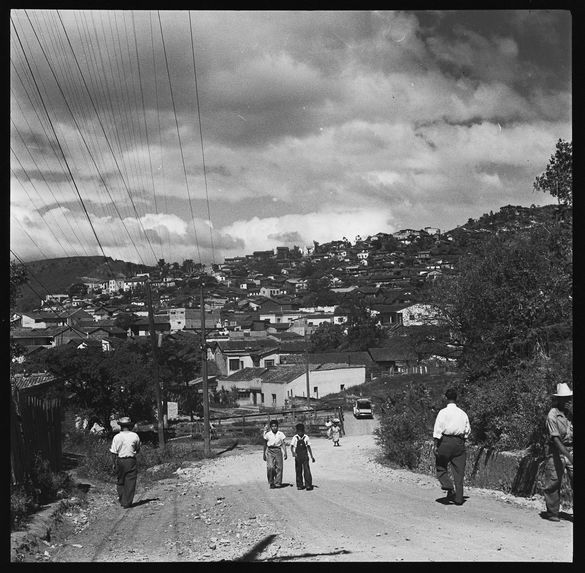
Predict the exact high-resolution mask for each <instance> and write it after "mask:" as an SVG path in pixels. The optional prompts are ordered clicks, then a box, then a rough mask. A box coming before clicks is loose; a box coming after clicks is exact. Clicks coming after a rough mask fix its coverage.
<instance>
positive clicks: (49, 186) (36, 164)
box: [11, 102, 89, 256]
mask: <svg viewBox="0 0 585 573" xmlns="http://www.w3.org/2000/svg"><path fill="white" fill-rule="evenodd" d="M17 103H18V102H17ZM23 119H24V121H25V122H26V124H27V126H28V127H29V129H31V128H30V124H29V123H28V121H27V119H26V116H25V115H24V114H23ZM11 122H12V125H13V126H14V129H15V130H16V133H18V136H19V137H20V139H21V141H22V143H23V145H24V147H25V149H26V150H27V152H28V154H29V156H30V158H31V161H32V162H33V164H34V166H35V167H36V170H37V172H38V173H40V174H41V177H42V178H43V181H44V182H45V185H46V186H47V189H48V190H49V193H50V194H51V197H52V198H53V201H55V203H56V204H57V206H58V207H59V209H61V211H62V213H63V219H65V221H66V222H67V223H68V224H69V228H70V229H71V232H72V233H73V236H74V237H75V239H76V240H77V243H78V245H79V246H80V247H81V248H82V250H83V252H84V253H85V255H86V256H89V255H88V252H87V250H86V249H85V246H84V245H83V241H81V240H80V238H79V237H78V236H77V233H76V232H75V230H74V229H73V226H72V225H71V221H70V220H69V217H67V211H68V210H66V209H65V208H64V207H63V206H62V205H61V203H60V201H59V199H57V197H56V196H55V194H54V193H53V189H52V188H51V185H50V184H49V182H48V181H47V178H46V177H45V174H44V173H43V171H42V170H41V168H40V167H39V165H38V163H37V162H36V160H35V158H34V157H33V155H32V153H31V150H30V148H29V146H27V145H26V144H25V141H24V137H23V136H22V134H21V133H20V130H19V129H18V126H17V125H16V124H15V123H14V121H13V120H12V119H11ZM31 131H32V129H31ZM12 153H14V156H15V157H16V159H17V161H18V162H19V164H20V165H21V169H23V167H22V164H21V163H20V160H19V159H18V157H17V155H16V153H15V152H14V150H12ZM47 167H48V166H47ZM25 172H26V171H25ZM13 173H14V174H15V176H16V173H15V172H14V171H13ZM26 175H27V178H28V180H29V181H30V182H31V185H32V187H33V189H34V190H35V191H37V195H38V196H39V197H40V196H41V194H40V192H39V191H38V190H37V188H36V186H35V185H34V184H33V182H32V179H31V177H30V175H29V174H28V173H26ZM53 216H54V218H55V221H56V224H57V226H58V227H59V229H60V230H61V231H63V229H62V227H61V225H60V224H59V223H58V221H57V218H56V216H55V215H54V214H53ZM63 234H64V235H65V233H63ZM76 254H77V253H76Z"/></svg>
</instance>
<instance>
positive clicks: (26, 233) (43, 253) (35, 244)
mask: <svg viewBox="0 0 585 573" xmlns="http://www.w3.org/2000/svg"><path fill="white" fill-rule="evenodd" d="M11 218H12V219H13V220H14V221H16V222H17V223H18V226H19V227H20V228H21V229H22V231H23V232H24V234H25V235H26V236H27V237H28V238H29V240H30V242H31V243H32V244H33V245H34V246H35V247H36V248H37V249H38V251H39V252H40V253H41V255H42V256H43V258H45V259H49V258H50V257H48V256H47V255H46V254H45V252H44V251H43V249H41V247H40V245H39V244H38V243H37V242H36V241H35V240H34V239H33V238H32V237H31V236H30V235H29V233H28V231H27V230H26V229H25V228H24V225H23V224H22V223H21V222H20V221H19V220H18V219H17V218H16V217H15V216H14V215H11Z"/></svg>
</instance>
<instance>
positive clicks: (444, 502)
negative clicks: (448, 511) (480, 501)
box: [435, 495, 469, 505]
mask: <svg viewBox="0 0 585 573" xmlns="http://www.w3.org/2000/svg"><path fill="white" fill-rule="evenodd" d="M468 499H469V496H468V495H464V496H463V503H465V502H466V501H467V500H468ZM435 501H436V502H437V503H440V504H441V505H456V504H455V503H454V502H453V501H451V500H450V499H448V498H447V497H438V498H437V499H435Z"/></svg>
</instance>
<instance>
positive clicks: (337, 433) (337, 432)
mask: <svg viewBox="0 0 585 573" xmlns="http://www.w3.org/2000/svg"><path fill="white" fill-rule="evenodd" d="M340 437H341V426H340V425H339V418H335V419H334V420H333V426H331V439H332V440H333V445H334V446H339V438H340Z"/></svg>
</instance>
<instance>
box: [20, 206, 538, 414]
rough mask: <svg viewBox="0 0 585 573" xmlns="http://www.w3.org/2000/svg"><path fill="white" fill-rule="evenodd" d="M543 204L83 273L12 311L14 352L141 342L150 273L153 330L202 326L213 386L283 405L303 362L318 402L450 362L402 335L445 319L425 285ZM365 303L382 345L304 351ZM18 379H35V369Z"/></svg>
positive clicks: (186, 335) (246, 401)
mask: <svg viewBox="0 0 585 573" xmlns="http://www.w3.org/2000/svg"><path fill="white" fill-rule="evenodd" d="M546 210H547V209H546V208H544V211H546ZM542 212H543V208H526V207H514V206H506V207H502V209H501V210H500V213H498V214H497V215H498V218H497V219H498V224H497V225H496V226H495V227H494V224H493V223H494V217H493V214H492V216H491V218H490V216H484V217H482V218H480V220H479V221H477V222H476V221H473V220H470V221H469V222H468V224H467V225H466V226H461V227H458V228H456V229H454V230H452V231H449V232H445V233H441V231H440V229H435V228H430V227H427V228H425V229H420V230H414V229H403V230H400V231H398V232H396V233H393V234H389V233H378V234H376V235H373V236H368V237H366V238H361V237H360V236H357V237H355V240H353V241H350V240H349V239H348V238H346V237H343V238H342V239H341V240H335V241H331V242H329V243H325V244H321V245H320V244H318V243H314V244H313V245H312V246H311V247H307V248H305V249H304V250H301V249H299V248H298V247H294V248H292V249H290V248H288V247H276V248H274V250H271V251H270V250H267V251H255V252H253V253H252V254H250V255H246V256H241V257H233V258H227V259H225V260H224V262H223V263H221V264H217V265H212V267H211V268H210V269H209V270H208V271H207V270H206V269H205V268H204V267H203V266H202V265H200V264H199V265H197V264H194V263H193V261H184V262H183V264H182V265H179V264H178V263H173V264H169V263H166V262H165V261H164V260H160V261H159V264H158V265H157V267H155V268H151V269H149V272H143V273H137V274H136V275H135V276H123V275H122V274H120V275H119V276H116V277H113V278H110V279H108V280H98V279H92V278H91V277H84V278H83V280H80V281H79V282H78V283H75V284H72V285H70V287H69V288H68V289H67V290H68V292H67V293H54V294H53V293H52V294H50V295H46V296H45V298H44V299H43V300H41V301H40V305H39V307H38V308H37V309H35V310H33V311H31V312H21V313H17V314H15V315H14V316H13V317H12V326H13V330H12V337H13V340H14V341H15V342H16V343H17V344H19V345H20V346H21V347H22V349H23V353H22V354H21V355H20V356H19V357H18V358H17V359H16V360H18V361H19V362H20V363H26V360H27V358H29V357H31V356H34V353H35V352H38V351H40V350H41V349H44V348H52V347H56V346H61V345H74V346H75V347H77V348H83V347H84V345H86V344H87V343H88V340H96V341H99V342H101V345H102V348H103V350H105V351H110V350H114V349H115V348H116V346H117V345H119V344H120V342H121V341H122V340H128V339H130V340H132V339H134V340H140V339H146V338H147V337H149V335H150V326H149V318H148V309H147V305H146V302H145V301H146V296H145V295H146V291H145V287H146V284H147V282H148V283H149V284H150V287H151V289H152V291H153V293H154V294H153V299H154V304H153V307H154V329H155V333H156V335H157V336H164V337H172V338H178V339H182V340H187V341H189V342H188V344H192V346H193V348H196V347H198V346H199V345H200V344H201V336H202V326H203V330H204V333H203V334H204V337H205V341H206V344H207V358H208V361H209V364H210V373H211V374H213V378H212V380H211V382H210V383H211V387H212V388H213V387H215V388H221V387H224V388H225V389H231V388H234V387H235V388H237V392H238V404H239V405H240V406H242V407H250V408H259V407H260V408H280V407H284V406H286V405H288V404H290V403H292V402H294V400H295V399H297V398H300V399H306V397H307V394H306V392H307V391H306V388H307V386H306V371H307V369H308V370H309V371H310V377H311V386H310V394H309V397H310V399H315V400H318V399H319V398H320V397H323V396H325V395H327V394H330V393H336V392H340V391H344V390H346V389H347V388H350V387H352V386H356V385H359V384H362V383H364V382H365V381H366V380H368V379H370V378H371V376H372V374H381V373H390V374H400V373H416V372H419V373H429V372H434V371H444V370H445V369H447V368H449V366H450V364H451V363H452V362H454V359H453V358H452V359H449V358H445V357H444V356H438V355H433V354H432V353H430V352H427V353H420V352H416V351H415V350H414V349H413V346H412V345H411V344H408V343H407V341H406V339H407V337H408V335H409V334H411V333H412V332H413V331H416V329H417V328H424V327H425V326H429V325H439V324H441V317H440V316H439V315H438V314H437V310H436V309H435V308H434V307H433V305H431V304H428V302H427V301H426V300H425V298H424V296H425V295H424V288H425V285H428V284H429V283H431V282H432V281H434V280H435V279H436V278H437V277H439V276H441V275H442V274H444V273H453V272H456V267H457V261H458V258H459V256H460V254H461V253H462V252H464V250H465V248H467V246H468V244H469V241H470V240H471V239H473V238H477V237H485V236H486V235H490V234H495V233H499V232H505V231H506V230H514V228H515V227H518V226H519V225H521V226H524V227H530V226H531V225H533V224H534V223H535V220H536V218H537V215H538V214H539V213H540V216H542ZM490 221H491V223H492V224H491V225H490ZM202 282H203V284H204V285H205V297H204V299H203V303H204V311H205V312H204V317H205V318H204V323H203V324H202V321H203V319H202V312H201V288H200V286H201V283H202ZM358 300H359V301H360V304H362V305H364V308H365V310H366V312H367V313H368V314H369V316H370V317H375V320H376V324H377V325H378V326H379V327H380V328H381V329H382V330H383V331H384V332H385V334H386V337H385V339H384V340H383V341H381V342H380V346H379V347H376V348H368V349H367V350H364V351H361V352H326V353H315V352H313V353H311V354H310V356H309V355H308V341H309V340H310V338H311V335H312V334H313V333H314V332H315V330H316V329H317V328H319V327H320V325H323V324H331V325H344V324H345V323H347V321H348V318H349V316H350V314H351V312H352V308H353V307H354V306H355V304H356V301H358ZM437 369H438V370H437ZM39 379H40V380H43V381H44V382H45V383H46V381H47V377H46V376H45V377H41V378H39ZM21 383H22V384H25V383H26V384H29V385H30V384H33V382H31V380H30V378H29V379H28V380H27V381H26V382H25V381H24V380H23V381H22V382H21ZM191 383H192V384H193V385H197V384H199V385H201V379H200V378H199V379H197V378H196V377H195V376H194V378H193V380H192V381H191Z"/></svg>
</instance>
